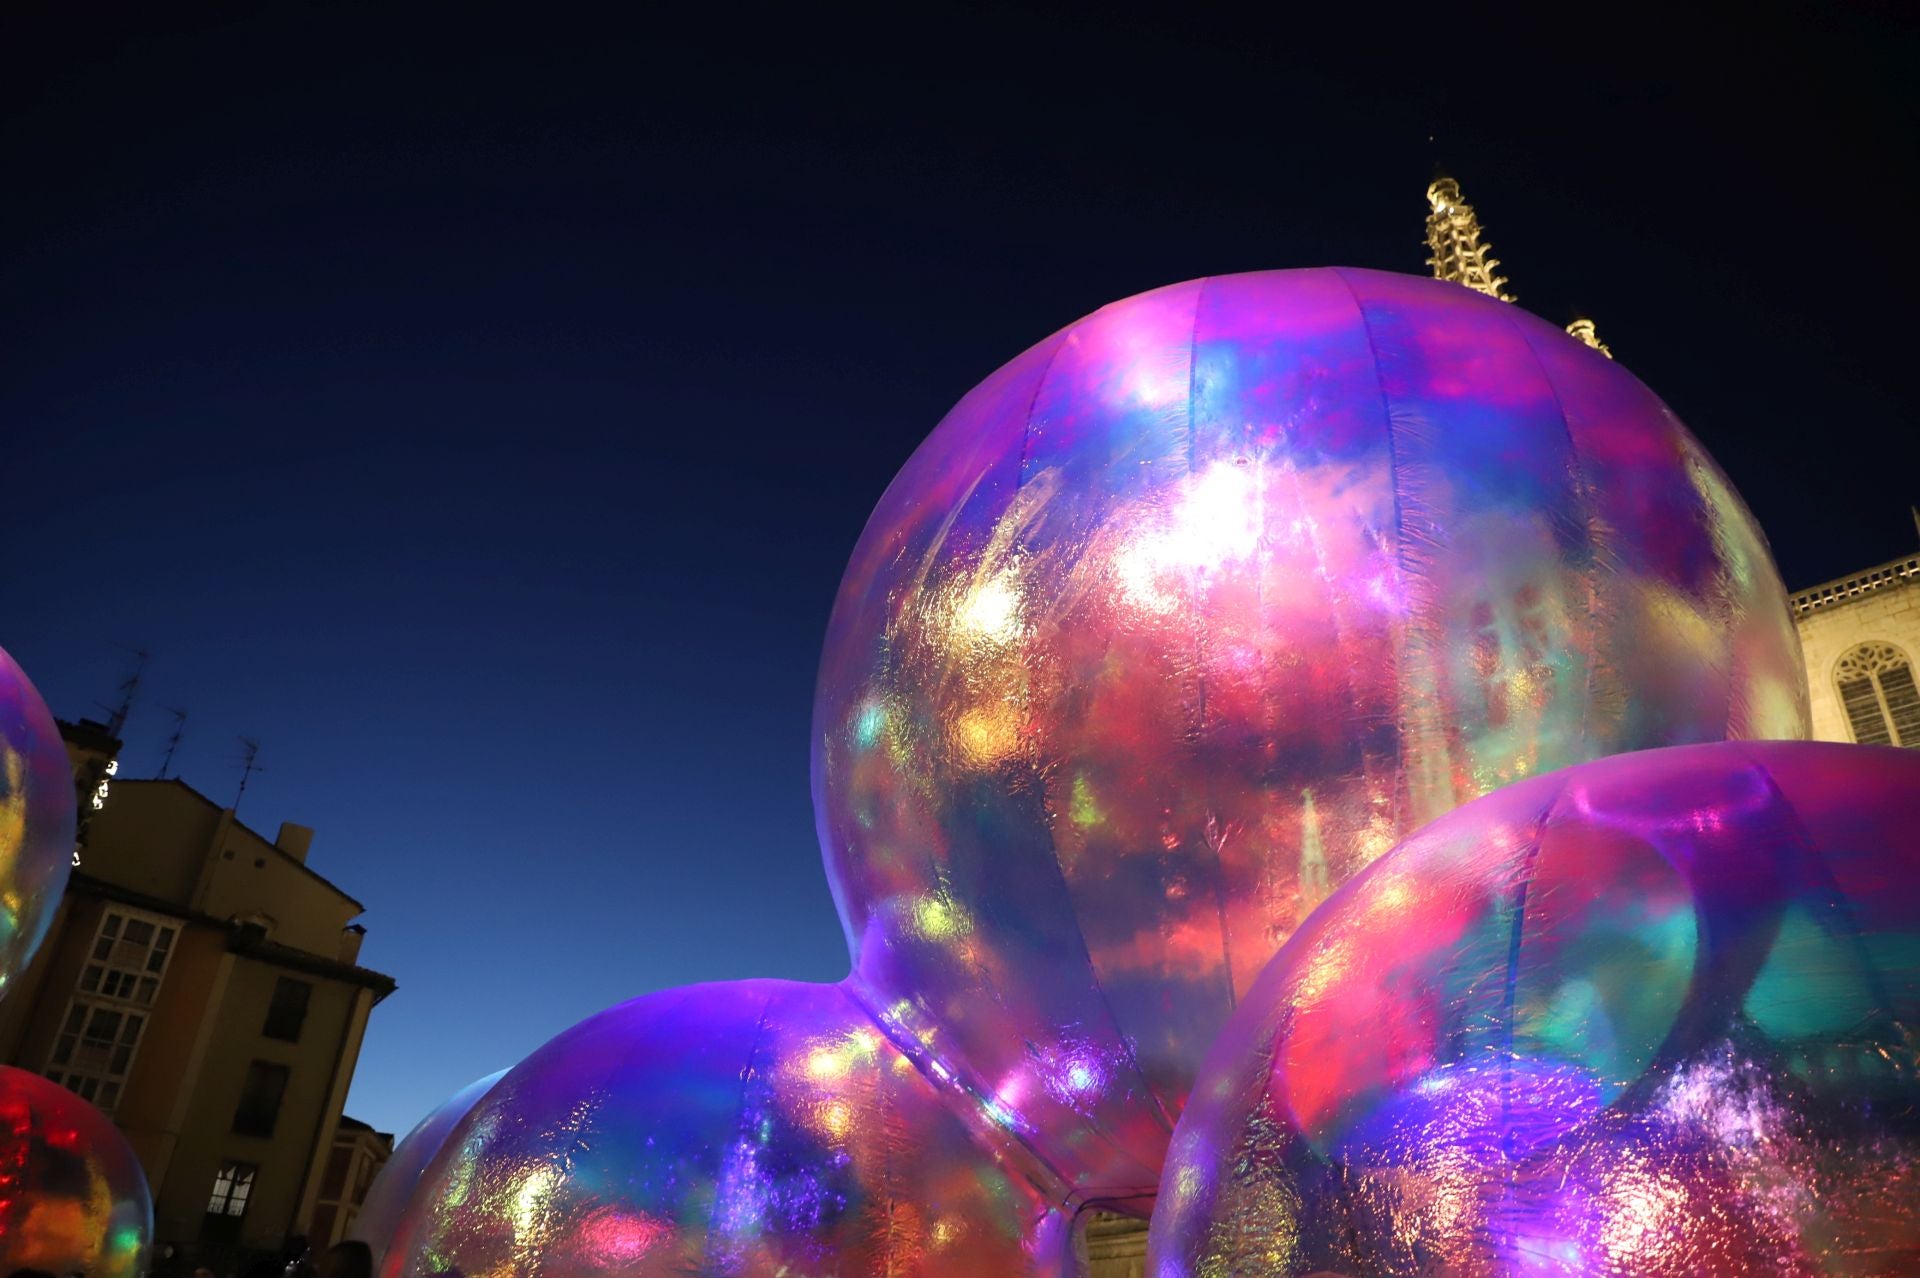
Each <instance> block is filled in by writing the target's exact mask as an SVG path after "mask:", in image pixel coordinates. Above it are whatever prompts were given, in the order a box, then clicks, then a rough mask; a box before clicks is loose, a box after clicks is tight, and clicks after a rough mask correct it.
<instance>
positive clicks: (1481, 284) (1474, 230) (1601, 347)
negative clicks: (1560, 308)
mask: <svg viewBox="0 0 1920 1278" xmlns="http://www.w3.org/2000/svg"><path fill="white" fill-rule="evenodd" d="M1427 205H1428V207H1430V208H1431V209H1432V210H1433V211H1432V212H1431V213H1429V214H1427V248H1428V250H1429V251H1431V252H1432V254H1433V256H1432V257H1430V258H1428V259H1427V265H1428V266H1431V267H1432V268H1433V278H1435V279H1436V280H1452V281H1453V282H1454V283H1455V284H1465V285H1466V286H1467V287H1468V288H1470V289H1473V290H1474V291H1475V292H1477V293H1485V294H1486V295H1487V296H1488V297H1497V298H1499V299H1500V300H1501V301H1503V302H1511V301H1513V300H1514V298H1513V294H1511V293H1509V292H1507V289H1506V284H1507V278H1506V276H1504V275H1495V274H1494V273H1493V268H1494V267H1496V266H1498V265H1500V259H1499V258H1497V257H1495V256H1493V253H1492V251H1491V250H1490V249H1489V248H1488V246H1487V245H1485V244H1482V243H1481V242H1480V219H1479V218H1478V217H1476V216H1474V212H1473V205H1471V204H1469V203H1467V202H1466V200H1465V199H1463V198H1461V195H1460V184H1459V183H1458V182H1456V181H1454V180H1453V179H1452V178H1450V177H1437V178H1435V179H1434V180H1433V185H1432V186H1429V187H1428V188H1427ZM1567 332H1568V334H1569V335H1570V336H1572V337H1573V338H1574V339H1575V340H1577V341H1579V342H1582V343H1584V344H1586V345H1587V346H1591V347H1592V348H1593V349H1594V350H1596V351H1599V352H1600V353H1601V354H1602V355H1605V356H1606V357H1607V358H1608V359H1612V358H1613V352H1612V351H1610V350H1608V349H1607V344H1606V343H1605V342H1603V341H1601V340H1600V334H1599V333H1597V332H1595V331H1594V327H1593V321H1592V320H1590V319H1577V320H1575V321H1574V322H1573V323H1571V324H1569V325H1567Z"/></svg>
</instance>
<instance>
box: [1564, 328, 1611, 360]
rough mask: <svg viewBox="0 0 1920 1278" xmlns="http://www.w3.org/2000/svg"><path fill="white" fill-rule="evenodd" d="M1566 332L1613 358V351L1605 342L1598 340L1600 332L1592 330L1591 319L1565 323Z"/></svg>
mask: <svg viewBox="0 0 1920 1278" xmlns="http://www.w3.org/2000/svg"><path fill="white" fill-rule="evenodd" d="M1567 332H1568V333H1570V334H1572V335H1573V336H1574V337H1577V338H1579V339H1580V340H1581V341H1582V342H1585V343H1586V344H1587V345H1588V346H1591V347H1593V349H1595V350H1596V351H1599V352H1600V353H1601V354H1602V355H1605V356H1606V357H1607V358H1608V359H1612V358H1613V352H1612V351H1610V350H1608V349H1607V344H1606V343H1605V342H1603V341H1601V340H1600V334H1598V333H1596V332H1594V331H1593V321H1592V320H1590V319H1577V320H1575V321H1574V322H1573V323H1571V324H1569V325H1567Z"/></svg>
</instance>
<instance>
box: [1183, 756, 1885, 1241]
mask: <svg viewBox="0 0 1920 1278" xmlns="http://www.w3.org/2000/svg"><path fill="white" fill-rule="evenodd" d="M1916 1024H1920V754H1915V753H1912V752H1906V751H1898V750H1891V749H1881V748H1878V747H1866V746H1839V745H1825V744H1813V743H1790V742H1754V743H1742V744H1720V745H1701V746H1689V747H1684V748H1676V749H1667V750H1652V751H1645V752H1641V753H1637V754H1630V755H1623V756H1620V757H1617V758H1611V759H1605V760H1601V761H1598V762H1594V763H1587V764H1582V765H1579V766H1576V767H1572V768H1568V769H1566V770H1564V771H1562V772H1557V773H1554V774H1551V775H1548V776H1543V777H1538V778H1535V779H1532V780H1528V781H1524V782H1519V783H1517V784H1514V785H1512V786H1508V787H1507V788H1505V789H1503V790H1500V791H1498V792H1497V793H1495V794H1493V795H1490V796H1488V797H1486V798H1483V799H1480V800H1478V801H1476V802H1474V803H1471V804H1468V805H1466V806H1465V807H1462V808H1460V809H1459V810H1457V811H1455V812H1453V813H1451V814H1450V815H1448V816H1445V817H1442V818H1441V819H1439V820H1437V821H1435V822H1433V823H1432V824H1431V825H1429V826H1427V827H1426V828H1424V829H1422V830H1421V831H1419V832H1418V833H1417V834H1415V835H1414V836H1413V837H1411V838H1410V839H1408V840H1407V841H1405V842H1404V843H1403V844H1401V845H1400V846H1399V847H1398V848H1397V849H1396V850H1395V851H1393V852H1392V853H1390V854H1389V855H1387V856H1386V857H1384V858H1382V859H1381V860H1380V861H1379V862H1377V863H1376V864H1375V865H1373V866H1372V867H1371V868H1370V869H1368V870H1367V871H1366V872H1365V873H1364V874H1362V875H1360V876H1359V877H1357V878H1356V879H1355V880H1354V881H1353V882H1351V883H1349V884H1348V885H1347V886H1346V887H1345V888H1343V889H1342V890H1341V891H1340V892H1338V893H1337V894H1336V895H1335V896H1334V897H1332V898H1331V899H1330V900H1329V901H1327V903H1326V904H1325V905H1324V906H1322V908H1321V909H1320V911H1319V912H1318V913H1316V914H1315V916H1314V918H1313V919H1312V921H1310V922H1309V923H1308V924H1307V925H1306V926H1305V927H1304V928H1302V929H1301V930H1300V931H1299V933H1298V934H1296V935H1295V936H1294V938H1293V939H1292V940H1291V941H1290V942H1289V943H1288V945H1287V946H1286V948H1285V949H1283V950H1282V951H1281V952H1280V954H1279V955H1278V956H1276V957H1275V959H1274V960H1273V962H1272V964H1271V965H1270V966H1269V967H1268V969H1267V971H1266V972H1265V973H1264V974H1262V976H1261V977H1260V980H1259V981H1258V982H1257V983H1256V985H1255V986H1254V988H1253V990H1252V992H1251V993H1250V994H1249V995H1248V997H1247V999H1246V1001H1245V1002H1243V1003H1242V1005H1241V1006H1240V1008H1239V1009H1238V1010H1237V1011H1236V1012H1235V1013H1234V1016H1233V1019H1232V1021H1231V1022H1230V1023H1229V1025H1228V1027H1227V1030H1226V1031H1225V1033H1223V1035H1222V1036H1221V1039H1220V1041H1219V1043H1218V1044H1217V1045H1216V1047H1215V1049H1214V1051H1213V1052H1212V1054H1210V1056H1209V1057H1208V1060H1207V1063H1206V1066H1205V1068H1204V1069H1203V1070H1202V1073H1201V1076H1200V1080H1199V1083H1198V1085H1197V1087H1196V1090H1195V1093H1194V1100H1193V1102H1192V1104H1191V1105H1190V1106H1189V1107H1188V1109H1187V1111H1186V1114H1185V1115H1184V1116H1183V1117H1182V1119H1181V1122H1180V1125H1179V1129H1178V1131H1177V1132H1176V1133H1175V1137H1174V1142H1173V1146H1172V1148H1171V1150H1170V1152H1169V1155H1168V1160H1167V1166H1166V1169H1165V1176H1164V1179H1163V1181H1162V1183H1161V1194H1160V1200H1159V1204H1158V1206H1157V1208H1156V1210H1155V1214H1154V1222H1153V1235H1152V1237H1153V1243H1152V1249H1151V1254H1150V1257H1149V1265H1148V1272H1149V1273H1150V1274H1152V1275H1153V1278H1198V1276H1199V1275H1203V1274H1216V1273H1218V1274H1225V1273H1243V1272H1245V1273H1255V1272H1258V1273H1263V1274H1264V1273H1271V1274H1276V1275H1286V1274H1302V1273H1308V1272H1312V1271H1320V1270H1327V1271H1334V1272H1340V1273H1347V1274H1381V1275H1393V1274H1416V1273H1419V1274H1425V1273H1446V1274H1463V1275H1464V1274H1471V1275H1482V1274H1484V1275H1496V1274H1529V1273H1540V1274H1607V1275H1630V1274H1631V1275H1674V1276H1676V1278H1678V1276H1679V1275H1700V1274H1737V1273H1761V1272H1764V1273H1781V1274H1808V1275H1812V1274H1829V1273H1906V1272H1914V1271H1916V1270H1920V1221H1916V1218H1915V1215H1914V1212H1913V1210H1912V1208H1913V1204H1914V1202H1915V1201H1916V1194H1920V1121H1916V1117H1915V1116H1916V1115H1920V1039H1916V1037H1915V1032H1914V1028H1913V1027H1914V1026H1915V1025H1916Z"/></svg>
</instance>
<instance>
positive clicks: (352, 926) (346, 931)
mask: <svg viewBox="0 0 1920 1278" xmlns="http://www.w3.org/2000/svg"><path fill="white" fill-rule="evenodd" d="M366 939H367V929H366V928H364V927H361V926H360V925H359V924H358V923H349V924H347V925H346V926H345V927H343V928H341V929H340V961H341V962H342V963H358V962H359V961H360V943H361V942H362V941H364V940H366Z"/></svg>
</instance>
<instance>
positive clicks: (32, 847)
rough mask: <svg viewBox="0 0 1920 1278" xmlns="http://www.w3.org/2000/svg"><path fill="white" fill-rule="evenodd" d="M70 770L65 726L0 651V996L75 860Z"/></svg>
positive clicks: (34, 944) (45, 923)
mask: <svg viewBox="0 0 1920 1278" xmlns="http://www.w3.org/2000/svg"><path fill="white" fill-rule="evenodd" d="M73 800H74V794H73V772H72V769H71V768H70V767H69V766H68V764H67V751H66V747H64V746H63V745H61V744H60V729H59V727H58V726H57V725H56V724H55V723H54V721H53V716H52V715H50V714H48V713H47V706H46V703H45V702H44V701H42V700H40V694H39V692H38V691H36V690H35V689H34V686H33V684H32V682H30V681H29V680H28V678H27V676H26V673H25V672H24V671H22V670H21V669H20V667H19V666H17V665H15V664H14V661H13V658H12V657H9V656H8V655H7V654H6V652H5V651H0V998H4V997H5V996H6V992H7V984H8V982H10V981H11V980H13V978H14V977H16V976H18V975H19V974H20V973H21V972H23V971H25V970H26V966H27V964H28V963H29V962H30V961H32V959H33V955H34V951H35V950H38V949H39V948H40V942H41V940H42V939H44V938H45V936H46V934H47V928H48V927H49V926H51V925H52V923H53V913H54V911H55V910H56V909H58V908H59V905H60V894H61V892H62V891H64V890H65V889H66V886H67V875H68V873H69V872H70V869H71V867H72V865H73V827H74V810H73Z"/></svg>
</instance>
